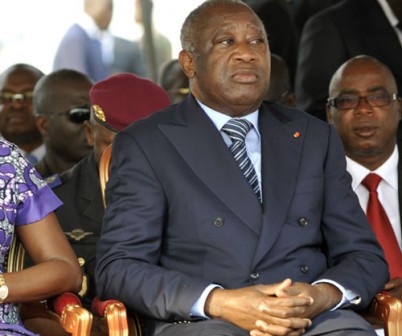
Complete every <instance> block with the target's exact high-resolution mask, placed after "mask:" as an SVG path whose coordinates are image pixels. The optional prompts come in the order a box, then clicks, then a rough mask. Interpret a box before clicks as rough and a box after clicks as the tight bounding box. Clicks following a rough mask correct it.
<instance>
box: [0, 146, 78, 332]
mask: <svg viewBox="0 0 402 336" xmlns="http://www.w3.org/2000/svg"><path fill="white" fill-rule="evenodd" d="M61 204H62V203H61V202H60V200H59V199H58V198H57V197H56V196H55V195H54V194H53V192H52V190H51V189H50V188H49V187H48V186H47V184H46V183H45V182H44V181H43V180H42V178H41V177H40V175H39V174H38V173H37V172H36V170H35V169H34V168H33V167H32V165H31V164H30V163H29V162H28V161H27V160H26V159H25V158H24V156H23V155H22V154H21V152H20V151H19V149H18V147H17V146H16V145H14V144H12V143H9V142H7V141H5V140H0V273H2V274H3V277H4V280H5V283H6V285H7V287H8V290H9V291H8V296H7V297H6V298H5V300H4V302H3V303H0V335H2V336H4V335H34V334H32V333H31V332H29V331H28V330H26V329H25V328H24V327H23V326H22V323H21V320H20V316H19V308H18V304H17V302H27V301H35V300H40V299H44V298H47V297H51V296H54V295H56V294H59V293H62V292H65V291H75V292H77V291H79V289H80V286H81V282H82V275H81V270H80V267H79V265H78V261H77V257H76V256H75V254H74V252H73V251H72V249H71V247H70V245H69V243H68V241H67V239H66V238H65V236H64V233H63V232H62V230H61V228H60V226H59V223H58V221H57V219H56V217H55V215H54V213H53V211H54V210H55V209H56V208H58V207H59V206H60V205H61ZM15 234H16V235H17V236H18V239H19V240H20V241H21V243H22V244H23V246H24V247H25V249H26V251H27V253H28V254H29V255H30V257H31V258H32V260H33V261H34V263H35V265H34V266H32V267H28V268H26V269H24V270H22V271H19V272H15V273H7V270H6V268H5V261H6V260H7V255H8V253H9V248H10V245H11V241H12V239H13V236H14V235H15Z"/></svg>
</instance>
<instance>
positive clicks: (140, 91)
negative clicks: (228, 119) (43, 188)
mask: <svg viewBox="0 0 402 336" xmlns="http://www.w3.org/2000/svg"><path fill="white" fill-rule="evenodd" d="M89 96H90V100H91V105H92V107H91V118H90V120H89V121H86V122H85V126H84V127H85V134H86V138H87V142H88V143H89V144H90V145H91V146H93V150H92V151H91V153H90V154H89V155H88V156H87V157H85V158H84V159H83V160H81V161H80V162H79V163H78V164H76V165H75V166H74V167H72V168H71V169H69V170H67V171H66V172H64V173H63V174H62V175H61V185H60V186H58V187H56V188H55V189H54V192H55V193H56V195H57V196H58V197H59V198H60V199H61V200H62V201H63V203H64V205H63V206H62V207H60V208H59V209H58V210H57V212H56V215H57V218H58V219H59V222H60V224H61V226H62V228H63V230H64V232H65V234H66V235H67V237H68V239H69V242H70V243H71V245H72V246H73V249H74V251H75V252H76V254H77V256H78V257H79V258H80V260H81V262H84V265H83V268H84V273H85V275H86V277H87V283H86V285H85V287H86V288H87V293H86V295H85V296H84V297H83V299H82V301H83V304H84V305H85V306H86V307H87V308H88V307H90V305H91V302H92V300H93V298H94V297H95V295H96V293H95V276H94V272H95V271H94V269H95V246H96V243H97V241H98V239H99V235H100V230H101V226H102V218H103V212H104V206H103V203H102V196H101V190H100V185H99V172H98V166H99V161H100V158H101V155H102V153H103V151H104V149H105V148H106V147H107V146H108V145H109V144H111V143H112V141H113V138H114V136H115V135H116V133H117V132H119V131H120V130H122V129H123V128H125V127H126V126H128V125H129V124H130V123H132V122H135V121H137V120H138V119H141V118H144V117H146V116H148V115H149V114H151V113H152V112H154V111H157V110H159V109H161V108H163V107H166V106H168V105H169V104H170V101H169V98H168V96H167V93H166V92H165V91H164V90H163V89H162V88H160V87H159V86H157V85H156V84H154V83H153V82H152V81H150V80H147V79H144V78H141V77H138V76H136V75H134V74H128V73H127V74H116V75H112V76H110V77H108V78H107V79H105V80H103V81H100V82H98V83H96V84H95V85H94V86H93V87H92V88H91V90H90V92H89ZM84 289H85V288H84Z"/></svg>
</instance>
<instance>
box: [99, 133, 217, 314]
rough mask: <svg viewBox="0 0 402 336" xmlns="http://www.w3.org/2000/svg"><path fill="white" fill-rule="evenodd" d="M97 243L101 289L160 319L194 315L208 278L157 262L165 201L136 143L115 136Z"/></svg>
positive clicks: (126, 136)
mask: <svg viewBox="0 0 402 336" xmlns="http://www.w3.org/2000/svg"><path fill="white" fill-rule="evenodd" d="M112 157H113V160H112V165H111V175H110V179H109V182H108V184H107V189H106V200H107V208H106V212H105V216H104V220H103V226H102V234H101V238H100V241H99V243H98V246H97V268H96V277H97V291H98V295H100V297H101V298H103V299H107V298H115V299H118V300H122V301H123V302H124V303H125V304H126V305H127V306H128V307H129V308H131V309H134V310H135V311H137V312H140V313H143V314H146V315H148V316H152V317H154V318H157V319H163V320H174V319H176V318H177V319H190V316H189V314H190V309H191V307H192V305H193V304H194V302H195V301H196V300H197V298H198V297H199V296H200V295H201V293H202V292H203V290H204V289H205V288H206V287H207V285H208V284H209V282H208V281H205V280H202V279H198V278H192V277H188V276H185V275H184V274H182V273H179V272H175V271H170V270H166V269H164V268H162V267H160V266H159V264H160V262H159V260H160V255H161V253H160V251H161V248H162V245H163V239H162V235H163V233H164V222H165V218H166V216H167V213H166V212H167V202H166V199H165V195H164V190H163V188H162V187H161V184H160V183H159V181H158V179H157V178H156V176H155V174H154V173H153V171H152V166H151V165H150V164H149V162H148V161H147V158H146V156H145V154H144V152H143V150H142V148H140V146H139V145H138V143H137V142H136V141H135V139H134V138H132V137H131V136H130V135H129V134H127V133H124V134H123V133H120V134H118V135H117V136H116V138H115V141H114V143H113V150H112Z"/></svg>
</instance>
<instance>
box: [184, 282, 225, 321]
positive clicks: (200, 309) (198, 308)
mask: <svg viewBox="0 0 402 336" xmlns="http://www.w3.org/2000/svg"><path fill="white" fill-rule="evenodd" d="M215 288H223V287H222V286H219V285H216V284H211V285H209V286H208V287H207V288H205V289H204V291H203V292H202V294H201V295H200V297H199V298H198V299H197V301H195V303H194V304H193V306H192V307H191V310H190V316H191V317H203V318H206V319H209V318H210V317H209V316H207V315H205V311H204V307H205V301H206V300H207V297H208V295H209V293H211V292H212V290H213V289H215Z"/></svg>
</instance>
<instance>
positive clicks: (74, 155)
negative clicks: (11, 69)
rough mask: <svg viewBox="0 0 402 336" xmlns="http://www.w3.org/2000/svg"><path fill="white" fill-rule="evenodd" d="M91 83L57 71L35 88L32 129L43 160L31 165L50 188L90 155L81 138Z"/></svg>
mask: <svg viewBox="0 0 402 336" xmlns="http://www.w3.org/2000/svg"><path fill="white" fill-rule="evenodd" d="M91 87H92V81H91V80H90V79H89V78H88V77H87V76H85V75H84V74H82V73H80V72H78V71H75V70H68V69H64V70H58V71H55V72H51V73H50V74H48V75H46V76H44V77H42V78H41V79H40V80H39V81H38V83H37V84H36V85H35V89H34V97H33V105H34V114H35V116H36V125H37V126H38V129H39V131H40V133H41V134H42V138H43V141H44V144H45V147H46V154H45V156H44V157H43V158H42V159H41V160H40V161H39V162H38V163H37V164H36V165H35V168H36V169H37V170H38V171H39V173H40V174H41V175H42V177H45V178H48V177H51V178H48V179H47V181H48V183H49V184H50V186H51V187H54V186H55V185H58V184H59V183H60V180H59V178H58V175H59V174H61V173H62V172H64V171H65V170H67V169H69V168H71V167H72V166H73V165H75V164H76V163H77V162H78V161H80V160H81V159H82V158H84V157H85V156H87V155H88V154H89V153H90V151H91V149H92V148H91V146H90V145H89V144H88V143H87V141H86V139H85V134H84V121H85V120H88V119H89V112H90V111H89V106H90V104H89V89H90V88H91Z"/></svg>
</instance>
